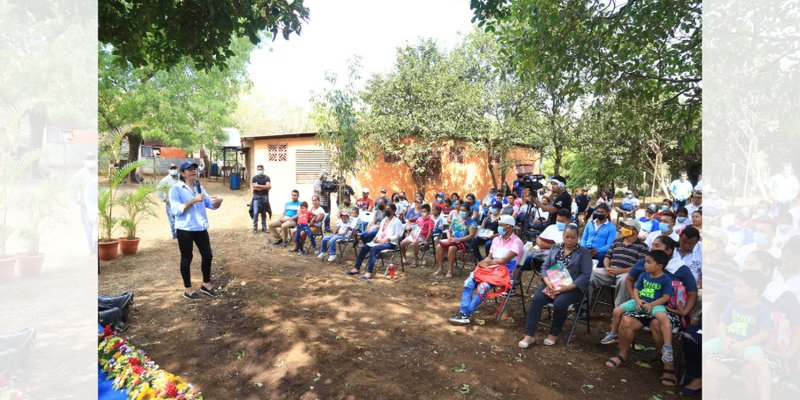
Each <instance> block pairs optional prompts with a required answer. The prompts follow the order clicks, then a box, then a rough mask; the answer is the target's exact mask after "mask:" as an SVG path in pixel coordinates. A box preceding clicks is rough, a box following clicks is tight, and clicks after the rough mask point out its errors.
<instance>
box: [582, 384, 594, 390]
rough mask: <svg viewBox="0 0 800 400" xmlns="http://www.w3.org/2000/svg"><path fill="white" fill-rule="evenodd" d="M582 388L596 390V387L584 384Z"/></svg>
mask: <svg viewBox="0 0 800 400" xmlns="http://www.w3.org/2000/svg"><path fill="white" fill-rule="evenodd" d="M581 388H586V389H594V385H589V384H584V385H583V386H581Z"/></svg>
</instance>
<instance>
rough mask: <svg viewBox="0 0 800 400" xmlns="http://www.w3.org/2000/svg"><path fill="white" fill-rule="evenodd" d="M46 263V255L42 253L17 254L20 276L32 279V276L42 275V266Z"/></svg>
mask: <svg viewBox="0 0 800 400" xmlns="http://www.w3.org/2000/svg"><path fill="white" fill-rule="evenodd" d="M43 263H44V254H41V253H34V254H31V253H18V254H17V271H19V274H20V275H22V276H24V277H27V278H30V277H32V276H36V275H39V274H40V273H42V264H43Z"/></svg>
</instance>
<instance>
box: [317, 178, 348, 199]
mask: <svg viewBox="0 0 800 400" xmlns="http://www.w3.org/2000/svg"><path fill="white" fill-rule="evenodd" d="M340 185H341V186H344V193H343V194H346V195H350V196H352V195H353V194H354V193H355V192H354V191H353V188H352V187H351V186H350V185H346V184H343V183H339V180H338V179H335V178H334V179H333V180H328V178H325V179H323V180H322V182H321V185H320V187H321V189H320V190H321V191H322V193H336V192H338V191H339V186H340Z"/></svg>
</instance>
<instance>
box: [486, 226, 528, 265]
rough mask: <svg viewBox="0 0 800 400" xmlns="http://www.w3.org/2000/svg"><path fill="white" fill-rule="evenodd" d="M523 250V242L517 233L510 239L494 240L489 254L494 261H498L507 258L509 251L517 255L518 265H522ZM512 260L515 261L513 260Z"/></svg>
mask: <svg viewBox="0 0 800 400" xmlns="http://www.w3.org/2000/svg"><path fill="white" fill-rule="evenodd" d="M523 248H524V247H523V244H522V240H520V238H519V237H518V236H517V235H516V234H515V233H512V234H511V236H510V237H509V238H508V239H503V237H502V236H498V237H496V238H494V239H493V240H492V247H491V248H490V249H489V252H490V253H492V257H493V258H494V259H498V258H503V257H505V256H506V255H507V254H508V252H509V251H512V252H514V254H516V255H517V258H516V260H517V263H516V265H521V264H520V263H521V262H522V252H523ZM512 260H514V259H513V258H512Z"/></svg>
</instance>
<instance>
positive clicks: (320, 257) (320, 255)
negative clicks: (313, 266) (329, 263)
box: [317, 252, 325, 260]
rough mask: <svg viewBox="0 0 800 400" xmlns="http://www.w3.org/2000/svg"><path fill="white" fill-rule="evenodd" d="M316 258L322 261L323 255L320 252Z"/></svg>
mask: <svg viewBox="0 0 800 400" xmlns="http://www.w3.org/2000/svg"><path fill="white" fill-rule="evenodd" d="M317 258H319V259H320V260H322V259H323V258H325V253H322V252H320V253H319V254H318V255H317Z"/></svg>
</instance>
